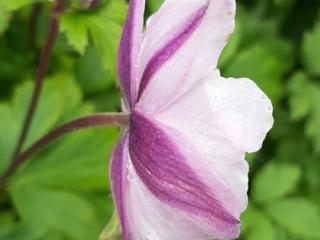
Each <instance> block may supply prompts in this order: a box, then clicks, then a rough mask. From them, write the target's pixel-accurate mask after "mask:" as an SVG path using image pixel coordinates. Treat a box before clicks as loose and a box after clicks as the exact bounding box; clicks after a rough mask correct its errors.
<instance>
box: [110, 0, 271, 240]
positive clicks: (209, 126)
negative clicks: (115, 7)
mask: <svg viewBox="0 0 320 240" xmlns="http://www.w3.org/2000/svg"><path fill="white" fill-rule="evenodd" d="M144 7H145V1H144V0H131V1H130V3H129V10H128V15H127V19H126V22H125V25H124V28H123V34H122V38H121V42H120V47H119V56H118V71H119V78H120V86H121V90H122V94H123V102H124V104H123V105H124V106H123V111H124V112H127V113H129V114H130V125H129V126H128V128H126V129H123V130H122V137H121V140H120V141H119V142H118V144H117V146H116V147H115V149H114V152H113V155H112V159H111V167H110V169H111V173H110V176H111V182H112V191H113V196H114V199H115V203H116V207H117V212H118V215H119V218H120V222H121V228H122V238H123V239H124V240H144V239H149V240H186V239H188V240H189V239H191V240H195V239H196V240H206V239H233V238H236V237H237V236H238V235H239V233H240V214H241V213H242V212H243V211H244V210H245V208H246V206H247V189H248V164H247V162H246V161H245V159H244V157H245V153H247V152H255V151H257V150H258V149H260V147H261V145H262V142H263V140H264V138H265V136H266V133H267V132H268V131H269V130H270V128H271V127H272V124H273V118H272V105H271V102H270V100H269V99H268V98H267V96H266V95H265V94H264V93H263V92H262V91H261V90H260V89H259V88H258V87H257V86H256V85H255V83H254V82H253V81H251V80H249V79H246V78H243V79H233V78H227V79H226V78H223V77H221V76H220V72H219V71H218V70H217V69H216V66H217V61H218V58H219V56H220V54H221V51H222V49H223V47H224V46H225V44H226V42H227V40H228V38H229V36H230V34H231V33H232V32H233V30H234V18H235V0H165V1H164V3H163V5H162V6H161V8H160V9H159V10H158V11H157V12H156V13H155V14H154V15H153V16H151V17H150V18H149V19H148V21H147V23H146V27H145V29H144V27H143V26H144V20H143V16H144ZM257 64H258V63H257Z"/></svg>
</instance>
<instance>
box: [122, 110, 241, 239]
mask: <svg viewBox="0 0 320 240" xmlns="http://www.w3.org/2000/svg"><path fill="white" fill-rule="evenodd" d="M129 152H130V156H131V162H132V165H133V168H131V172H130V174H131V175H132V176H133V179H135V180H134V181H132V183H131V186H130V187H129V190H128V191H129V194H128V201H127V204H129V205H128V207H127V209H128V212H130V213H128V216H129V217H128V218H129V219H130V220H129V222H130V229H131V234H133V236H134V237H132V239H146V238H148V239H152V240H153V239H170V240H171V239H172V240H174V239H177V240H178V239H199V240H201V239H204V240H205V239H209V238H215V239H231V238H234V237H236V236H238V235H239V231H240V224H239V219H238V216H233V215H232V214H231V213H230V212H229V211H228V210H227V209H226V208H225V207H224V205H225V202H228V204H229V205H228V206H231V204H232V203H235V204H236V202H235V201H234V196H233V195H232V194H231V192H230V191H229V190H228V188H226V187H225V186H224V184H223V183H222V182H221V180H220V179H219V178H218V177H217V176H216V175H215V174H214V173H212V172H208V171H207V167H208V165H207V164H206V162H204V161H202V159H201V157H199V155H198V153H197V151H195V149H194V148H193V146H192V144H191V143H189V142H186V141H185V139H184V138H182V137H181V135H180V134H179V133H178V132H176V131H175V130H173V129H169V128H165V127H164V126H163V125H161V124H159V123H158V122H155V121H153V120H152V119H151V118H149V117H146V116H145V115H143V114H140V113H138V112H136V111H134V112H132V113H131V124H130V136H129ZM129 169H130V167H129ZM206 181H210V182H211V184H212V185H214V189H212V188H209V187H208V186H207V182H206ZM131 188H132V189H131ZM233 207H234V208H237V207H238V206H236V205H234V206H233ZM169 216H170V217H169ZM147 231H149V232H147ZM149 235H150V236H149Z"/></svg>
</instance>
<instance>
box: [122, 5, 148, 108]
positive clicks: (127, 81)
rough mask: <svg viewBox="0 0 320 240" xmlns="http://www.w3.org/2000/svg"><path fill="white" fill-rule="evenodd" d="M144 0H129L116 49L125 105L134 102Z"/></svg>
mask: <svg viewBox="0 0 320 240" xmlns="http://www.w3.org/2000/svg"><path fill="white" fill-rule="evenodd" d="M144 8H145V0H130V4H129V10H128V15H127V19H126V21H125V24H124V26H123V31H122V36H121V40H120V46H119V50H118V73H119V78H120V86H121V90H122V93H123V95H124V98H125V102H126V104H127V105H132V102H135V98H136V96H135V94H136V91H137V89H136V88H137V86H136V78H137V68H136V66H137V61H138V53H139V49H140V44H141V39H142V29H143V14H144Z"/></svg>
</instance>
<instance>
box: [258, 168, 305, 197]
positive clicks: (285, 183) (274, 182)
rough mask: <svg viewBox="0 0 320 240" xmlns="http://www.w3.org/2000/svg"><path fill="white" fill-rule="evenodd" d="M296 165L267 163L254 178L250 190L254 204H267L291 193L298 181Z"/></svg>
mask: <svg viewBox="0 0 320 240" xmlns="http://www.w3.org/2000/svg"><path fill="white" fill-rule="evenodd" d="M300 176H301V171H300V169H299V167H298V166H296V165H289V164H282V165H280V164H275V163H269V164H268V165H267V166H265V167H264V168H263V169H262V171H261V172H260V173H259V174H258V175H257V176H256V178H255V180H254V184H253V189H252V197H253V199H254V201H255V202H259V203H261V202H267V201H270V200H272V199H275V198H279V197H282V196H285V195H286V194H288V193H290V192H292V191H293V190H294V189H295V188H296V185H297V183H298V181H299V179H300Z"/></svg>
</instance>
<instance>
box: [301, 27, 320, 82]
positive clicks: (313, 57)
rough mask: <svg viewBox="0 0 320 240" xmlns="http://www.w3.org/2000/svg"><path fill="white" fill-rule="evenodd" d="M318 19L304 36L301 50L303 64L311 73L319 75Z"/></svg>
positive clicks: (319, 37)
mask: <svg viewBox="0 0 320 240" xmlns="http://www.w3.org/2000/svg"><path fill="white" fill-rule="evenodd" d="M319 42H320V21H318V23H317V24H316V25H315V27H314V29H313V30H312V31H311V32H308V33H306V34H305V36H304V40H303V44H302V50H303V60H304V65H305V67H306V69H307V70H308V72H309V73H310V74H312V75H316V76H319V75H320V65H319V62H320V49H319Z"/></svg>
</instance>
